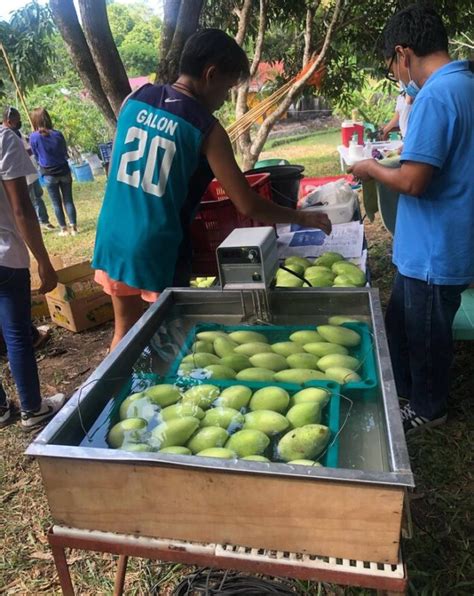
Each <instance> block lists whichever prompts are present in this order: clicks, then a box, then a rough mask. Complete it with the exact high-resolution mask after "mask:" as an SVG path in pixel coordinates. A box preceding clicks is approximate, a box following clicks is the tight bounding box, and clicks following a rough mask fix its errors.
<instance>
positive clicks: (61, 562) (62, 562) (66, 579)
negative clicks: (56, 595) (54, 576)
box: [51, 544, 74, 596]
mask: <svg viewBox="0 0 474 596" xmlns="http://www.w3.org/2000/svg"><path fill="white" fill-rule="evenodd" d="M51 550H52V551H53V559H54V564H55V565H56V571H57V572H58V577H59V584H60V586H61V591H62V593H63V596H74V588H73V586H72V580H71V574H70V572H69V566H68V564H67V559H66V552H65V550H64V547H62V546H57V545H53V544H51Z"/></svg>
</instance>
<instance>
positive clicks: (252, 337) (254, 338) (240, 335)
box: [229, 330, 268, 344]
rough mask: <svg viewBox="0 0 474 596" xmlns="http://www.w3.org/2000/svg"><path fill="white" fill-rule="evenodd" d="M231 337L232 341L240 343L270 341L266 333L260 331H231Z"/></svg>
mask: <svg viewBox="0 0 474 596" xmlns="http://www.w3.org/2000/svg"><path fill="white" fill-rule="evenodd" d="M229 337H230V339H231V340H232V341H235V342H237V343H238V344H249V343H254V342H260V343H264V344H265V343H268V339H267V337H266V335H264V334H263V333H258V331H250V330H249V331H245V330H242V331H232V333H229Z"/></svg>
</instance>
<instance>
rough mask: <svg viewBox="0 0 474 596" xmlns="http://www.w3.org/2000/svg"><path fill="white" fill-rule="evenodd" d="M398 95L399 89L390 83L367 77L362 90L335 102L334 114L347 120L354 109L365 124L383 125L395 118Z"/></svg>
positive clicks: (357, 90) (354, 91)
mask: <svg viewBox="0 0 474 596" xmlns="http://www.w3.org/2000/svg"><path fill="white" fill-rule="evenodd" d="M397 95H398V91H397V88H396V87H395V86H394V85H392V84H391V83H390V82H389V81H385V80H382V81H376V80H374V79H372V78H369V77H366V78H365V79H364V83H363V85H362V87H361V88H360V89H355V90H353V91H352V92H351V93H350V94H349V95H346V94H344V96H341V98H340V99H339V100H335V101H334V105H335V110H334V112H335V114H336V115H337V116H339V117H341V118H347V117H349V116H350V113H351V110H352V109H357V110H358V112H359V114H360V115H361V116H362V118H363V119H364V121H365V122H369V123H372V124H374V125H375V126H377V125H381V124H383V123H384V122H387V121H388V120H390V118H391V117H392V116H393V114H394V112H395V104H396V100H397Z"/></svg>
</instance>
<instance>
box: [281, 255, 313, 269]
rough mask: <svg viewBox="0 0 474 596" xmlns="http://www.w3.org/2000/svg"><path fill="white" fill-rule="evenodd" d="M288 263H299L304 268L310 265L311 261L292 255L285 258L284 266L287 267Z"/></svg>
mask: <svg viewBox="0 0 474 596" xmlns="http://www.w3.org/2000/svg"><path fill="white" fill-rule="evenodd" d="M288 265H300V266H301V267H303V269H306V267H309V266H310V265H311V262H310V261H309V260H308V259H305V257H298V256H293V257H287V258H286V259H285V267H288Z"/></svg>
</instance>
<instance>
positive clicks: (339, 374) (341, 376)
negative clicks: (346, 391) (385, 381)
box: [325, 366, 362, 385]
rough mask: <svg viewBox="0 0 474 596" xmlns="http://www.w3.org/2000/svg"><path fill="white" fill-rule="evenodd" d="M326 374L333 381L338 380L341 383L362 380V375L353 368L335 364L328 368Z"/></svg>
mask: <svg viewBox="0 0 474 596" xmlns="http://www.w3.org/2000/svg"><path fill="white" fill-rule="evenodd" d="M325 374H326V376H327V378H328V379H331V381H336V382H337V383H339V384H341V385H345V384H346V383H359V382H360V381H362V379H361V378H360V376H359V375H358V374H357V373H356V372H354V371H353V370H351V369H350V368H344V367H343V366H333V367H332V368H328V369H326V373H325Z"/></svg>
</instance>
